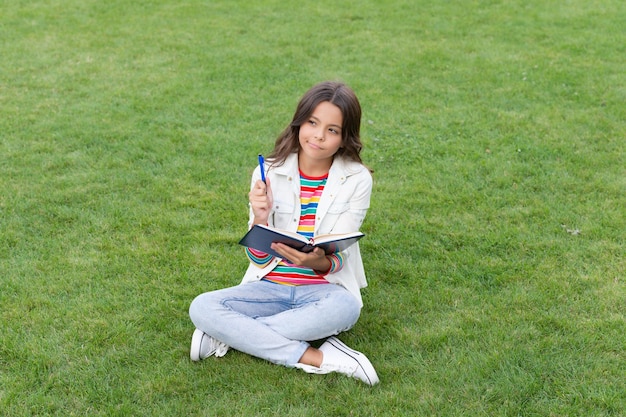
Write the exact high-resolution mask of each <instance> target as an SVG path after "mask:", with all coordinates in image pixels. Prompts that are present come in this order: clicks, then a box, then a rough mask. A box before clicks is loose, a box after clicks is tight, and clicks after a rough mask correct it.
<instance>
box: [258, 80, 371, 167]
mask: <svg viewBox="0 0 626 417" xmlns="http://www.w3.org/2000/svg"><path fill="white" fill-rule="evenodd" d="M324 101H328V102H330V103H331V104H334V105H335V106H337V107H339V110H341V114H342V115H343V126H341V147H340V148H339V150H338V151H337V152H336V153H335V156H341V157H343V158H346V159H350V160H353V161H355V162H359V163H363V161H362V160H361V156H360V153H361V149H362V148H363V144H362V143H361V137H360V130H361V104H360V103H359V100H358V99H357V97H356V94H354V91H352V89H350V87H348V86H347V85H345V84H343V83H340V82H333V81H326V82H322V83H319V84H317V85H314V86H313V87H312V88H311V89H310V90H309V91H307V92H306V93H305V94H304V96H302V98H301V99H300V102H299V103H298V107H297V108H296V112H295V113H294V115H293V119H292V121H291V123H289V126H287V127H286V128H285V130H283V132H282V133H281V134H280V135H279V136H278V138H277V139H276V143H275V144H274V150H273V151H272V153H271V154H269V155H268V159H271V160H272V165H282V164H283V163H284V162H285V160H286V159H287V157H288V156H289V155H290V154H292V153H297V152H298V151H299V150H300V141H299V134H300V126H302V124H303V123H306V121H307V120H308V119H309V117H311V114H313V110H315V108H316V107H317V105H318V104H320V103H322V102H324Z"/></svg>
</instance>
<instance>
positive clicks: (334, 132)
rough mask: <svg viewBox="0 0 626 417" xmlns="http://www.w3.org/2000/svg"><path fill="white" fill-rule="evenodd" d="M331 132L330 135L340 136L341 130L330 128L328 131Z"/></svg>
mask: <svg viewBox="0 0 626 417" xmlns="http://www.w3.org/2000/svg"><path fill="white" fill-rule="evenodd" d="M328 130H329V131H330V133H332V134H333V135H338V134H339V130H337V129H335V128H332V127H331V128H330V129H328Z"/></svg>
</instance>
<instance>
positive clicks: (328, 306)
mask: <svg viewBox="0 0 626 417" xmlns="http://www.w3.org/2000/svg"><path fill="white" fill-rule="evenodd" d="M360 312H361V306H360V303H359V301H358V300H357V299H356V298H355V297H354V296H353V295H352V294H351V293H350V292H349V291H348V290H346V289H345V288H343V287H341V286H339V285H334V284H321V285H301V286H295V287H292V286H287V285H281V284H274V283H271V282H267V281H256V282H250V283H246V284H241V285H238V286H236V287H230V288H225V289H221V290H217V291H211V292H207V293H204V294H200V295H199V296H198V297H196V298H195V299H194V300H193V302H192V303H191V306H190V307H189V316H190V317H191V321H192V322H193V323H194V324H195V326H196V328H198V329H200V330H202V331H203V332H205V333H206V334H208V335H209V336H212V337H214V338H215V339H217V340H219V341H221V342H223V343H225V344H227V345H228V346H230V347H232V348H233V349H236V350H239V351H241V352H244V353H247V354H249V355H252V356H256V357H258V358H262V359H265V360H268V361H270V362H273V363H276V364H280V365H285V366H289V367H293V366H294V365H295V364H296V363H298V360H299V359H300V358H301V357H302V355H303V354H304V352H305V350H306V349H307V347H308V346H309V344H308V343H307V341H311V340H319V339H323V338H326V337H329V336H333V335H336V334H338V333H340V332H343V331H346V330H348V329H350V328H352V326H354V324H355V323H356V321H357V320H358V318H359V315H360Z"/></svg>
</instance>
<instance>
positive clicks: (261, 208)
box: [248, 154, 274, 224]
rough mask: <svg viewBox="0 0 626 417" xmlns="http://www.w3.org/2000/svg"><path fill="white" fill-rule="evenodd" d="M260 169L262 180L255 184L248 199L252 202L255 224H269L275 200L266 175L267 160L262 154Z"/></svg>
mask: <svg viewBox="0 0 626 417" xmlns="http://www.w3.org/2000/svg"><path fill="white" fill-rule="evenodd" d="M259 168H260V170H261V179H260V180H257V181H256V182H255V183H254V185H253V186H252V189H251V190H250V193H249V194H248V198H249V200H250V208H251V209H252V213H253V214H254V220H253V224H268V219H269V216H270V213H271V210H272V205H273V201H274V199H273V197H272V189H271V187H270V181H269V179H268V178H267V177H266V175H265V160H264V159H263V155H260V154H259Z"/></svg>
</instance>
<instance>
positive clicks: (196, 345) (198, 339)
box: [189, 329, 204, 362]
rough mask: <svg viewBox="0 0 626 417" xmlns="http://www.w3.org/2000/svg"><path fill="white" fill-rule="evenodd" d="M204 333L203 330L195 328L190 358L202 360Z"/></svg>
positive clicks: (195, 360) (196, 360)
mask: <svg viewBox="0 0 626 417" xmlns="http://www.w3.org/2000/svg"><path fill="white" fill-rule="evenodd" d="M203 336H204V333H202V330H198V329H196V330H194V332H193V336H191V349H190V350H189V358H191V360H192V361H194V362H198V361H199V360H200V352H201V351H202V349H201V347H202V337H203Z"/></svg>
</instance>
